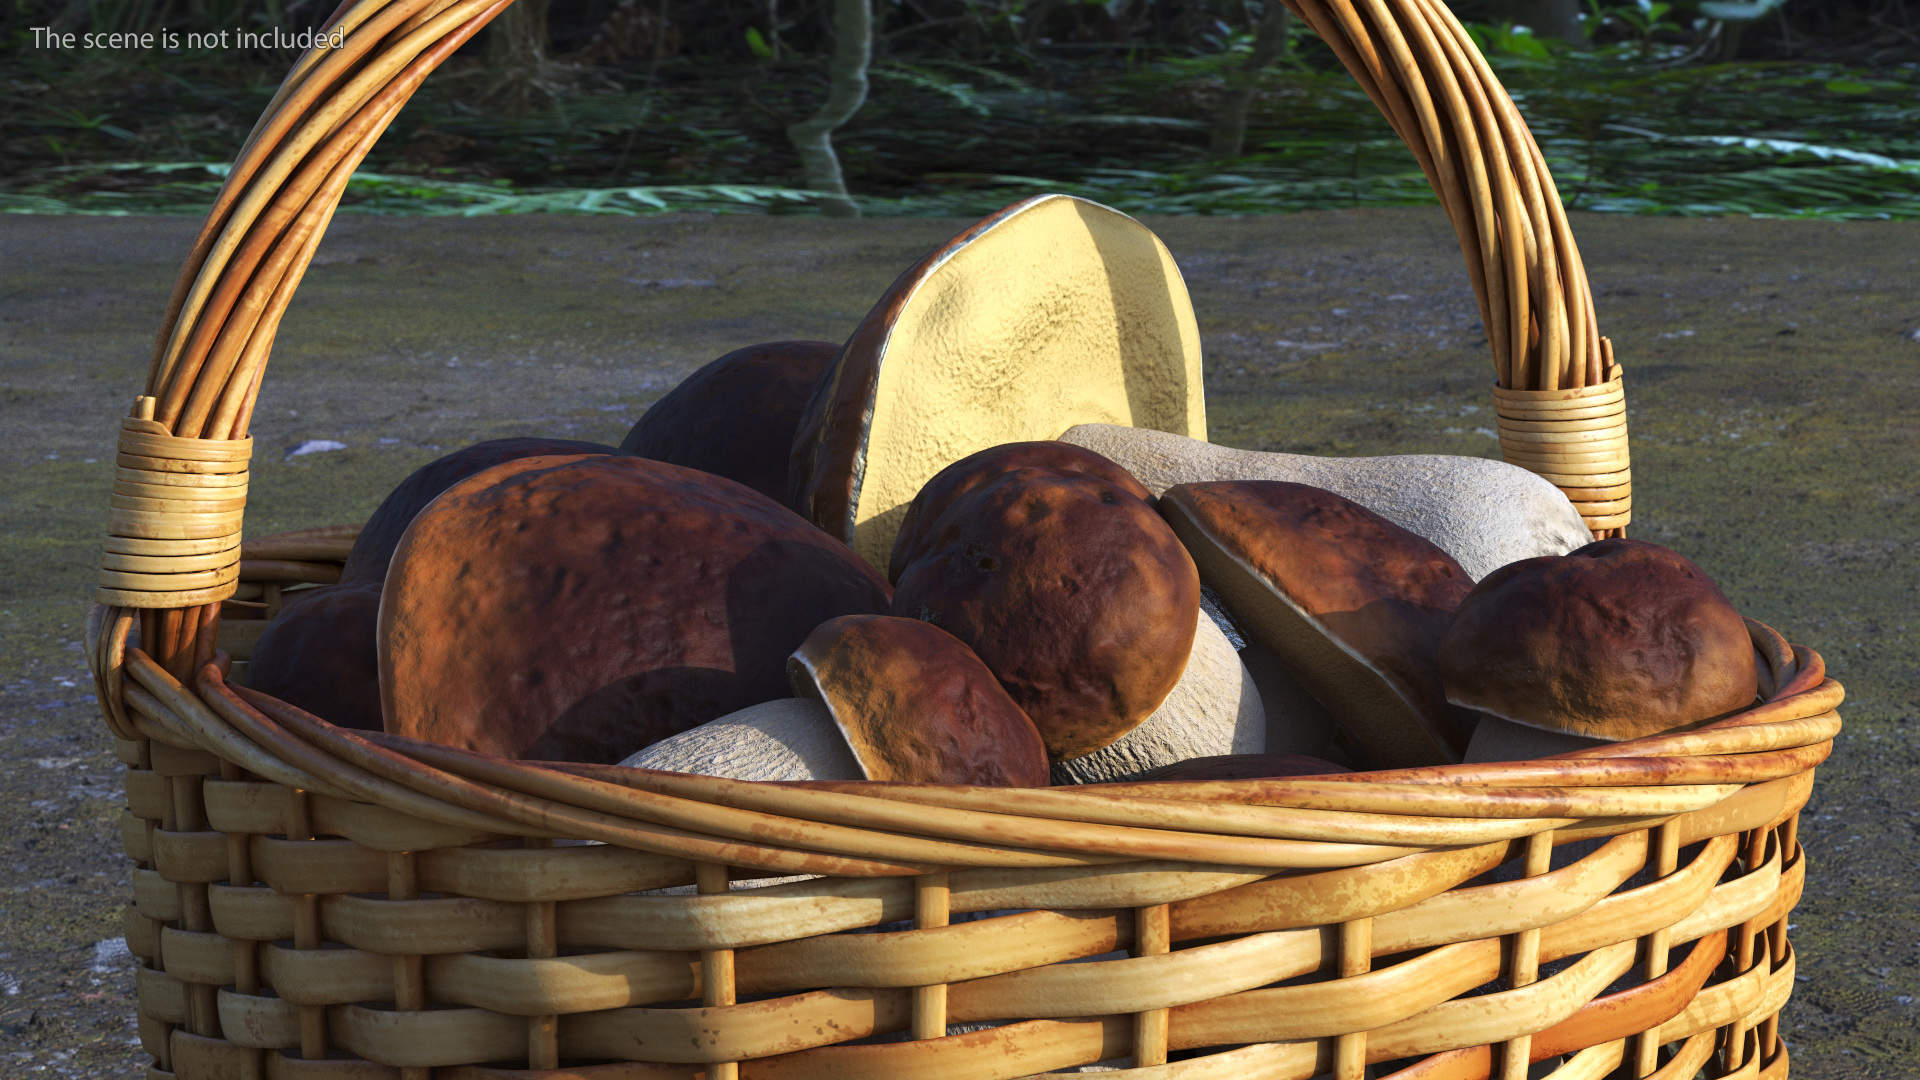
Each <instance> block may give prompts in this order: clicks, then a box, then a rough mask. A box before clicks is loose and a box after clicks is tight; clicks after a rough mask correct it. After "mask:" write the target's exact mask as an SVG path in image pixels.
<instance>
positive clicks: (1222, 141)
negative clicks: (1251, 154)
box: [1207, 0, 1290, 158]
mask: <svg viewBox="0 0 1920 1080" xmlns="http://www.w3.org/2000/svg"><path fill="white" fill-rule="evenodd" d="M1289 17H1290V16H1289V13H1288V11H1287V9H1286V6H1285V5H1283V4H1281V3H1280V0H1266V4H1265V10H1264V11H1262V12H1261V15H1260V26H1259V29H1257V30H1255V31H1254V35H1253V52H1251V53H1249V54H1248V55H1247V59H1246V62H1245V63H1243V64H1241V65H1240V66H1239V67H1237V68H1235V69H1233V70H1232V71H1229V72H1228V73H1227V88H1226V91H1225V92H1224V93H1222V94H1221V95H1220V107H1219V109H1217V110H1216V111H1215V112H1214V114H1213V133H1212V135H1211V136H1210V137H1209V138H1208V140H1207V153H1208V154H1210V155H1212V156H1213V157H1216V158H1231V157H1239V156H1240V153H1241V151H1243V150H1245V149H1246V144H1247V109H1248V107H1250V106H1251V105H1252V104H1253V92H1254V90H1255V89H1256V88H1257V87H1258V86H1259V84H1260V73H1261V72H1262V71H1264V70H1266V68H1267V66H1268V65H1269V64H1272V63H1273V62H1274V61H1275V60H1278V59H1280V57H1281V55H1282V54H1283V53H1285V52H1286V50H1287V25H1288V19H1289Z"/></svg>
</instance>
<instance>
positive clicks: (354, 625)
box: [247, 581, 380, 731]
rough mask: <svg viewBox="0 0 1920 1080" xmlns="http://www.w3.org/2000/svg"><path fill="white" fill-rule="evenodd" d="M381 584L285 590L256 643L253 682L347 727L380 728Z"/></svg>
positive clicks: (252, 685)
mask: <svg viewBox="0 0 1920 1080" xmlns="http://www.w3.org/2000/svg"><path fill="white" fill-rule="evenodd" d="M379 620H380V583H379V582H377V581H376V582H365V581H362V582H355V583H353V584H347V585H322V586H320V587H319V588H317V589H301V590H299V591H298V592H293V593H289V594H287V603H286V606H285V607H284V608H282V609H281V610H280V614H279V615H278V616H276V617H275V618H274V620H273V621H272V622H270V623H268V624H267V628H266V629H265V630H263V631H261V633H260V640H259V641H257V642H255V643H254V646H253V656H252V657H251V658H250V660H249V661H248V664H247V688H248V689H250V690H258V691H260V692H261V693H263V694H271V695H272V696H274V697H277V698H279V699H280V700H281V701H284V702H286V703H287V704H289V705H294V706H298V707H299V708H301V709H304V710H306V711H307V712H310V713H312V714H313V715H315V716H317V717H319V718H320V719H322V720H325V721H327V722H328V723H331V724H338V725H339V726H341V727H348V728H361V729H364V730H368V731H379V730H380V657H379V649H378V648H377V647H376V645H375V642H376V641H377V640H378V634H377V631H378V626H379Z"/></svg>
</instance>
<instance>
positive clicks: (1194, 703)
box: [1052, 618, 1270, 784]
mask: <svg viewBox="0 0 1920 1080" xmlns="http://www.w3.org/2000/svg"><path fill="white" fill-rule="evenodd" d="M1269 724H1270V721H1269V720H1268V717H1267V712H1266V709H1265V705H1264V703H1263V701H1262V700H1261V697H1260V691H1259V690H1258V689H1257V688H1256V687H1255V686H1254V681H1253V677H1252V676H1251V675H1250V674H1248V672H1247V669H1246V668H1245V667H1243V666H1242V665H1241V663H1240V658H1239V657H1238V656H1236V655H1235V652H1234V648H1233V643H1232V642H1230V641H1228V640H1227V636H1226V634H1224V633H1222V632H1221V630H1220V628H1219V627H1218V626H1215V625H1214V623H1213V620H1212V619H1208V618H1202V619H1200V621H1199V623H1198V625H1197V626H1196V627H1195V629H1194V634H1193V651H1192V652H1190V653H1189V654H1188V655H1187V665H1186V668H1185V670H1183V671H1181V673H1180V681H1179V682H1177V683H1175V684H1174V686H1173V691H1172V692H1171V693H1169V694H1168V695H1167V697H1166V700H1165V701H1162V702H1161V703H1160V707H1159V708H1157V709H1155V710H1153V712H1152V713H1150V714H1149V715H1148V716H1147V718H1146V719H1145V720H1142V721H1140V723H1138V724H1136V725H1134V726H1133V728H1132V729H1130V730H1129V731H1128V732H1127V733H1126V734H1124V735H1122V736H1120V737H1119V738H1118V739H1115V740H1114V741H1113V742H1110V743H1108V744H1107V745H1105V746H1103V747H1101V748H1100V749H1098V750H1095V751H1093V752H1092V753H1090V754H1082V755H1081V756H1079V757H1076V758H1070V759H1067V760H1065V761H1058V762H1055V763H1054V766H1053V771H1052V776H1053V782H1054V783H1056V784H1110V783H1119V782H1122V781H1127V780H1139V779H1144V778H1145V777H1146V774H1148V773H1150V772H1152V771H1153V770H1154V769H1157V768H1161V767H1164V766H1167V765H1171V764H1173V763H1174V762H1178V761H1185V760H1187V759H1189V758H1196V757H1214V756H1218V755H1222V754H1258V753H1259V752H1260V751H1262V750H1264V749H1265V748H1266V744H1267V738H1268V730H1269Z"/></svg>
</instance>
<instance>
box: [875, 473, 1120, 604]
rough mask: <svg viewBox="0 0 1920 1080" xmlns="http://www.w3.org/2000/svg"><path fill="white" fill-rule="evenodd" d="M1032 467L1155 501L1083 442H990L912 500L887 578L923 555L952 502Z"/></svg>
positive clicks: (893, 577)
mask: <svg viewBox="0 0 1920 1080" xmlns="http://www.w3.org/2000/svg"><path fill="white" fill-rule="evenodd" d="M1027 467H1034V468H1043V469H1059V470H1060V471H1062V472H1078V473H1086V474H1088V475H1089V476H1097V477H1099V478H1100V479H1102V480H1106V481H1108V482H1110V483H1112V484H1113V485H1114V486H1116V487H1118V488H1120V489H1121V490H1122V491H1125V492H1126V493H1127V494H1129V495H1132V496H1133V497H1134V498H1136V499H1139V500H1140V501H1142V502H1144V503H1146V504H1147V505H1148V506H1152V505H1153V501H1154V499H1153V493H1152V492H1150V491H1148V490H1147V489H1146V488H1143V487H1141V486H1140V481H1138V480H1135V479H1134V478H1133V477H1132V476H1131V475H1130V474H1128V472H1127V470H1125V469H1123V468H1121V467H1120V466H1118V465H1115V464H1114V463H1113V462H1111V461H1108V460H1107V459H1106V458H1103V457H1101V456H1100V455H1099V454H1096V453H1094V452H1093V451H1091V450H1088V449H1086V448H1084V447H1080V446H1074V445H1072V444H1071V443H1063V442H1059V441H1057V440H1052V439H1044V440H1037V441H1034V442H1018V443H1004V444H1002V445H1000V446H993V447H988V448H987V449H985V450H982V451H980V452H979V453H977V454H969V455H967V456H966V457H963V458H961V459H960V460H959V461H956V462H954V463H953V464H951V465H949V466H947V467H946V468H944V469H941V470H940V471H939V472H937V473H935V474H934V476H933V479H931V480H929V481H927V483H926V486H924V487H922V488H921V489H920V492H919V494H917V495H915V496H914V497H913V501H912V502H911V503H909V504H907V514H906V517H905V518H903V519H902V520H901V522H900V531H899V532H898V533H897V534H895V536H894V539H893V554H892V556H891V557H890V558H889V559H888V560H887V578H888V580H890V581H896V582H897V581H899V580H900V575H901V574H902V573H904V572H905V571H906V569H907V566H908V564H909V563H911V562H913V560H914V559H916V558H918V557H919V556H920V551H921V548H922V547H924V546H925V543H926V538H927V534H928V533H929V532H930V531H932V529H933V525H934V522H936V521H938V520H939V519H940V515H941V514H942V513H944V512H945V511H946V509H947V506H948V504H950V503H952V502H953V500H955V499H957V498H959V497H960V496H962V495H964V494H966V493H967V492H969V491H972V490H973V489H974V488H977V487H979V486H980V485H981V484H984V483H986V482H987V481H988V480H991V479H993V478H994V477H996V476H999V475H1000V474H1001V473H1004V472H1012V471H1013V470H1014V469H1021V468H1027Z"/></svg>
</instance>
